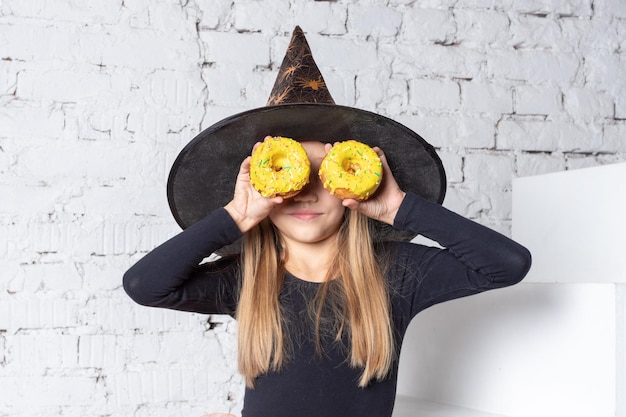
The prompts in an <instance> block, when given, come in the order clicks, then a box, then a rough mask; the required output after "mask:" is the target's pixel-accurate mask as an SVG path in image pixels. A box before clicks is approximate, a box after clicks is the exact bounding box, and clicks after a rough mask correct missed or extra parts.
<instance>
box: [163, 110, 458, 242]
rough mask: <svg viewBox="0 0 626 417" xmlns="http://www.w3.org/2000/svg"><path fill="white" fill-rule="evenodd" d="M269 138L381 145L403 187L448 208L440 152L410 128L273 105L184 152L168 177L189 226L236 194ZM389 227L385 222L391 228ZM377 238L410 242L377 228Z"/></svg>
mask: <svg viewBox="0 0 626 417" xmlns="http://www.w3.org/2000/svg"><path fill="white" fill-rule="evenodd" d="M267 135H270V136H285V137H289V138H293V139H295V140H297V141H306V140H316V141H321V142H324V143H334V142H337V141H344V140H348V139H355V140H357V141H360V142H363V143H366V144H368V145H370V146H372V147H373V146H378V147H380V148H381V149H382V150H383V151H384V152H385V156H386V157H387V160H388V162H389V167H390V168H391V171H392V172H393V175H394V178H395V179H396V181H397V182H398V184H399V186H400V188H402V189H403V190H404V191H409V192H413V193H415V194H417V195H419V196H421V197H423V198H425V199H427V200H429V201H432V202H435V203H439V204H441V203H442V202H443V199H444V196H445V192H446V176H445V171H444V168H443V165H442V163H441V160H440V159H439V157H438V156H437V153H436V152H435V149H434V148H433V147H432V146H431V145H430V144H428V143H427V142H426V141H425V140H424V139H423V138H422V137H420V136H419V135H418V134H417V133H415V132H413V131H412V130H410V129H409V128H407V127H406V126H404V125H402V124H400V123H398V122H396V121H394V120H392V119H389V118H387V117H384V116H381V115H379V114H376V113H372V112H369V111H365V110H360V109H356V108H353V107H346V106H339V105H335V104H311V103H295V104H281V105H275V106H267V107H262V108H257V109H253V110H249V111H246V112H243V113H239V114H236V115H233V116H231V117H228V118H226V119H224V120H222V121H220V122H218V123H216V124H214V125H213V126H211V127H209V128H207V129H205V130H203V131H202V132H201V133H200V134H198V136H196V137H195V138H194V139H193V140H191V142H189V143H188V144H187V145H186V146H185V148H183V150H182V151H181V152H180V154H179V155H178V157H177V158H176V160H175V161H174V164H173V166H172V169H171V171H170V175H169V178H168V184H167V198H168V202H169V205H170V209H171V211H172V214H173V215H174V218H175V220H176V222H177V223H178V224H179V225H180V227H182V228H183V229H185V228H187V227H189V226H191V225H192V224H194V223H196V222H197V221H199V220H200V219H202V218H203V217H205V216H206V215H207V214H209V213H210V212H212V211H213V210H215V209H217V208H219V207H223V206H225V205H226V204H227V203H228V202H229V201H230V200H231V199H232V196H233V191H234V186H235V180H236V176H237V173H238V171H239V166H240V165H241V162H242V161H243V160H244V159H245V158H246V156H248V155H250V153H251V150H252V147H253V146H254V144H255V143H256V142H259V141H262V140H263V138H264V137H265V136H267ZM385 226H386V225H385ZM377 229H379V230H377V233H376V234H377V236H376V238H377V239H402V240H407V239H411V238H412V237H414V236H409V235H407V234H406V233H401V232H398V231H395V230H393V229H392V228H391V227H383V226H382V225H377Z"/></svg>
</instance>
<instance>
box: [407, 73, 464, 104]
mask: <svg viewBox="0 0 626 417" xmlns="http://www.w3.org/2000/svg"><path fill="white" fill-rule="evenodd" d="M460 102H461V91H460V88H459V84H458V83H456V82H454V81H450V80H437V79H436V80H431V79H414V80H410V81H409V103H410V104H411V106H413V107H415V108H418V109H421V108H424V109H428V110H446V111H454V110H457V109H458V108H459V106H460Z"/></svg>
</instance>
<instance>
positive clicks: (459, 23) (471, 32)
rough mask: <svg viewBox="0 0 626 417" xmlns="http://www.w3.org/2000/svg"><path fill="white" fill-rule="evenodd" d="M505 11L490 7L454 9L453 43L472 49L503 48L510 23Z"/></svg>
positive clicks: (507, 39)
mask: <svg viewBox="0 0 626 417" xmlns="http://www.w3.org/2000/svg"><path fill="white" fill-rule="evenodd" d="M504 10H505V9H498V10H493V9H491V8H490V7H486V8H479V7H469V8H458V9H454V21H455V23H456V28H457V30H456V32H455V33H454V39H453V40H454V41H456V42H459V43H460V44H461V45H463V46H466V47H471V48H474V49H481V48H483V47H484V46H485V45H490V46H492V47H495V46H499V47H504V46H506V45H507V44H508V42H509V35H508V33H510V30H511V29H510V21H509V17H508V16H507V14H506V13H505V12H504Z"/></svg>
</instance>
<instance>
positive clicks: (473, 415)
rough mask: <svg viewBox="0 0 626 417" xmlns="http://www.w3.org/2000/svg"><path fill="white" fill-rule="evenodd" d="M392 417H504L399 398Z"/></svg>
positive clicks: (408, 398) (414, 399) (409, 398)
mask: <svg viewBox="0 0 626 417" xmlns="http://www.w3.org/2000/svg"><path fill="white" fill-rule="evenodd" d="M392 417H504V416H498V415H497V414H491V413H484V412H482V411H476V410H470V409H468V408H462V407H453V406H450V405H445V404H439V403H434V402H431V401H424V400H419V399H417V398H411V397H405V396H399V397H398V398H396V406H395V408H394V410H393V415H392Z"/></svg>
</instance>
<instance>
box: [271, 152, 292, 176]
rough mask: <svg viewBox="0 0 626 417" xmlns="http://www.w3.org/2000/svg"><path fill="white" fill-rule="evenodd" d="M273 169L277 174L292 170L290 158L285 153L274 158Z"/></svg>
mask: <svg viewBox="0 0 626 417" xmlns="http://www.w3.org/2000/svg"><path fill="white" fill-rule="evenodd" d="M271 167H272V169H273V170H274V171H276V172H280V171H282V170H283V169H289V168H291V167H290V162H289V158H288V157H287V155H286V154H285V153H282V152H281V153H277V154H275V155H273V156H272V163H271Z"/></svg>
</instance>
